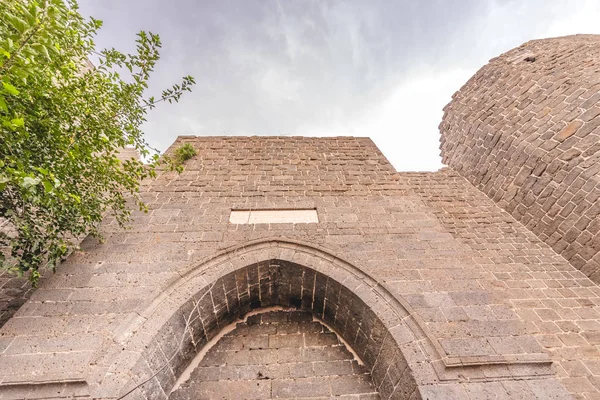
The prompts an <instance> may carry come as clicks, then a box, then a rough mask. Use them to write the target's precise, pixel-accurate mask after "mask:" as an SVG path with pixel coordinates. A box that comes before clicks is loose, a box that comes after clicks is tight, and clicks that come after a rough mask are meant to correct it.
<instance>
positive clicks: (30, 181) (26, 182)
mask: <svg viewBox="0 0 600 400" xmlns="http://www.w3.org/2000/svg"><path fill="white" fill-rule="evenodd" d="M39 183H40V178H32V177H30V176H26V177H25V178H23V181H22V182H21V186H23V187H24V188H25V189H30V188H32V187H34V186H37V185H38V184H39Z"/></svg>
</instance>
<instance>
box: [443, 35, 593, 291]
mask: <svg viewBox="0 0 600 400" xmlns="http://www.w3.org/2000/svg"><path fill="white" fill-rule="evenodd" d="M530 54H535V61H531V60H529V61H528V60H526V59H527V58H528V57H530V56H529V55H530ZM599 67H600V37H599V36H598V35H577V36H567V37H562V38H554V39H543V40H533V41H530V42H527V43H525V44H523V45H522V46H520V47H518V48H516V49H514V50H511V51H509V52H507V53H505V54H503V55H501V56H499V57H497V58H494V59H493V60H491V61H490V63H489V64H488V65H486V66H484V67H483V68H482V69H480V70H479V71H478V72H477V74H475V76H474V77H473V78H471V79H470V80H469V81H468V82H467V83H466V84H465V85H464V86H463V87H462V88H461V89H460V90H459V91H458V92H457V93H456V94H455V95H454V96H453V100H452V101H451V102H450V103H449V104H448V105H447V106H446V107H445V109H444V110H445V113H444V118H443V121H442V123H441V124H440V132H441V134H442V144H441V149H442V156H443V160H444V162H445V163H446V164H448V165H449V166H451V167H452V168H453V169H455V170H456V171H457V172H458V173H459V174H461V175H463V176H464V177H466V178H467V179H468V180H469V181H470V182H471V183H472V184H474V185H475V186H477V187H478V188H479V189H481V190H482V191H483V192H484V193H486V194H487V195H488V196H489V197H490V198H492V199H493V200H494V201H496V202H497V203H498V204H499V205H500V206H501V207H502V208H503V209H505V210H507V211H508V212H510V213H511V215H512V216H514V217H515V218H516V219H517V220H519V221H520V222H522V223H523V224H524V225H525V226H527V228H528V229H530V230H531V231H532V232H533V233H535V234H536V235H537V236H538V237H539V238H540V239H542V240H543V241H544V242H546V243H547V244H549V245H550V246H551V247H552V248H553V249H554V250H555V251H556V252H557V253H559V254H561V255H562V256H563V257H565V258H566V259H567V260H569V262H571V264H572V265H574V266H575V267H576V268H577V269H579V270H581V271H582V272H583V273H585V274H586V275H587V276H589V277H590V278H591V279H592V280H594V281H595V282H600V206H599V204H600V200H599V198H600V106H599V101H600V73H598V68H599Z"/></svg>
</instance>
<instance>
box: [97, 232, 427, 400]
mask: <svg viewBox="0 0 600 400" xmlns="http://www.w3.org/2000/svg"><path fill="white" fill-rule="evenodd" d="M270 306H282V307H286V308H294V309H298V310H304V311H308V312H310V313H312V314H313V315H315V316H316V317H317V318H319V319H321V320H322V321H324V322H325V323H326V324H327V325H329V326H330V327H331V328H332V329H334V330H335V332H336V333H337V334H338V335H339V336H340V337H341V338H343V340H344V341H345V342H346V343H347V344H348V346H349V347H351V348H352V349H353V350H354V351H355V352H356V354H357V355H358V356H359V357H360V359H361V360H363V361H364V364H365V366H366V368H367V369H368V371H369V372H370V374H371V377H372V380H373V383H374V385H375V387H376V388H377V391H378V392H379V394H380V396H381V398H382V399H389V398H398V399H401V398H406V399H408V398H418V396H419V395H418V389H417V383H416V380H415V377H414V376H413V372H412V368H411V367H412V366H414V365H417V364H419V363H427V362H428V359H429V357H428V356H427V355H426V354H425V353H424V352H423V350H422V346H421V345H419V343H418V342H419V341H420V342H421V344H423V342H424V341H427V340H428V338H427V337H426V336H425V335H423V334H422V332H421V331H419V330H418V329H417V332H416V334H415V332H414V329H415V327H416V328H418V324H415V323H414V321H412V319H411V318H412V317H411V316H410V314H409V313H408V312H407V311H406V309H405V308H403V307H402V305H401V304H400V303H398V300H396V299H394V298H393V297H391V296H390V295H389V294H387V293H386V291H385V290H384V289H383V288H381V287H380V286H379V285H378V284H377V282H375V281H374V280H373V279H372V278H370V277H369V276H367V275H365V274H364V273H362V272H361V271H360V270H359V269H357V268H355V267H353V266H352V265H350V264H348V263H346V262H345V261H343V260H341V259H339V258H336V257H334V256H332V255H331V254H328V253H325V252H324V251H322V250H321V249H316V248H314V247H308V246H306V245H304V244H299V243H294V242H288V241H262V242H256V243H251V244H248V245H246V246H243V247H241V248H236V249H234V250H233V251H229V252H224V253H222V254H220V255H218V256H216V257H214V258H212V259H210V260H207V261H206V262H204V263H202V265H200V266H196V267H191V268H189V269H188V271H185V272H184V273H183V274H182V277H181V278H179V279H178V280H176V281H174V282H172V283H171V285H170V286H169V288H167V289H166V290H165V291H164V292H163V295H161V297H160V298H158V299H156V300H155V302H154V303H153V304H152V305H151V306H150V307H148V308H147V309H146V310H145V311H144V312H142V313H141V315H140V317H139V318H138V319H137V320H136V321H133V323H132V324H131V327H130V332H131V334H130V336H129V337H127V336H125V335H124V337H123V340H122V343H120V347H121V348H122V350H124V351H123V352H121V354H120V355H119V357H118V359H117V360H116V361H115V362H113V364H112V365H111V368H110V369H109V373H108V374H106V375H105V378H104V380H103V382H102V383H101V384H100V386H99V392H98V393H103V394H104V396H103V397H106V390H107V389H110V388H113V390H114V394H115V395H116V396H115V397H117V398H127V399H134V398H167V396H168V394H169V393H170V392H171V390H172V388H173V385H174V384H175V382H176V380H177V378H178V377H179V376H180V375H181V373H182V372H183V371H184V369H185V368H186V367H187V365H188V364H189V363H190V361H191V360H192V359H193V358H194V356H195V355H196V354H197V353H198V352H200V351H202V349H203V348H204V346H205V345H206V344H207V343H208V342H209V341H210V340H211V339H212V338H214V337H215V335H217V334H218V333H219V332H220V331H221V330H222V329H223V328H224V327H226V326H228V325H230V324H231V323H232V322H234V321H236V320H237V319H238V318H240V317H243V316H244V315H246V314H247V313H248V312H250V311H252V310H256V309H260V308H263V307H270ZM426 345H427V343H425V346H426ZM406 355H408V358H409V360H408V361H407V357H406ZM411 364H412V365H411ZM409 365H411V367H409ZM102 390H104V392H102ZM117 391H118V395H117Z"/></svg>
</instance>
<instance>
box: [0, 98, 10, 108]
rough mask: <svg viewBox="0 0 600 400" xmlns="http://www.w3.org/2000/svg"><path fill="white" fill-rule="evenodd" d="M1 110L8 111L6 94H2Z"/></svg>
mask: <svg viewBox="0 0 600 400" xmlns="http://www.w3.org/2000/svg"><path fill="white" fill-rule="evenodd" d="M0 110H2V111H4V112H8V106H7V105H6V100H5V99H4V96H2V95H0Z"/></svg>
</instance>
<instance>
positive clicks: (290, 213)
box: [229, 209, 319, 224]
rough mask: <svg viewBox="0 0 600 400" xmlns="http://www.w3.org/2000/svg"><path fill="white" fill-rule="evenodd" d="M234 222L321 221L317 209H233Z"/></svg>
mask: <svg viewBox="0 0 600 400" xmlns="http://www.w3.org/2000/svg"><path fill="white" fill-rule="evenodd" d="M229 222H230V223H232V224H309V223H316V222H319V217H318V215H317V210H315V209H296V210H231V215H230V216H229Z"/></svg>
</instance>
